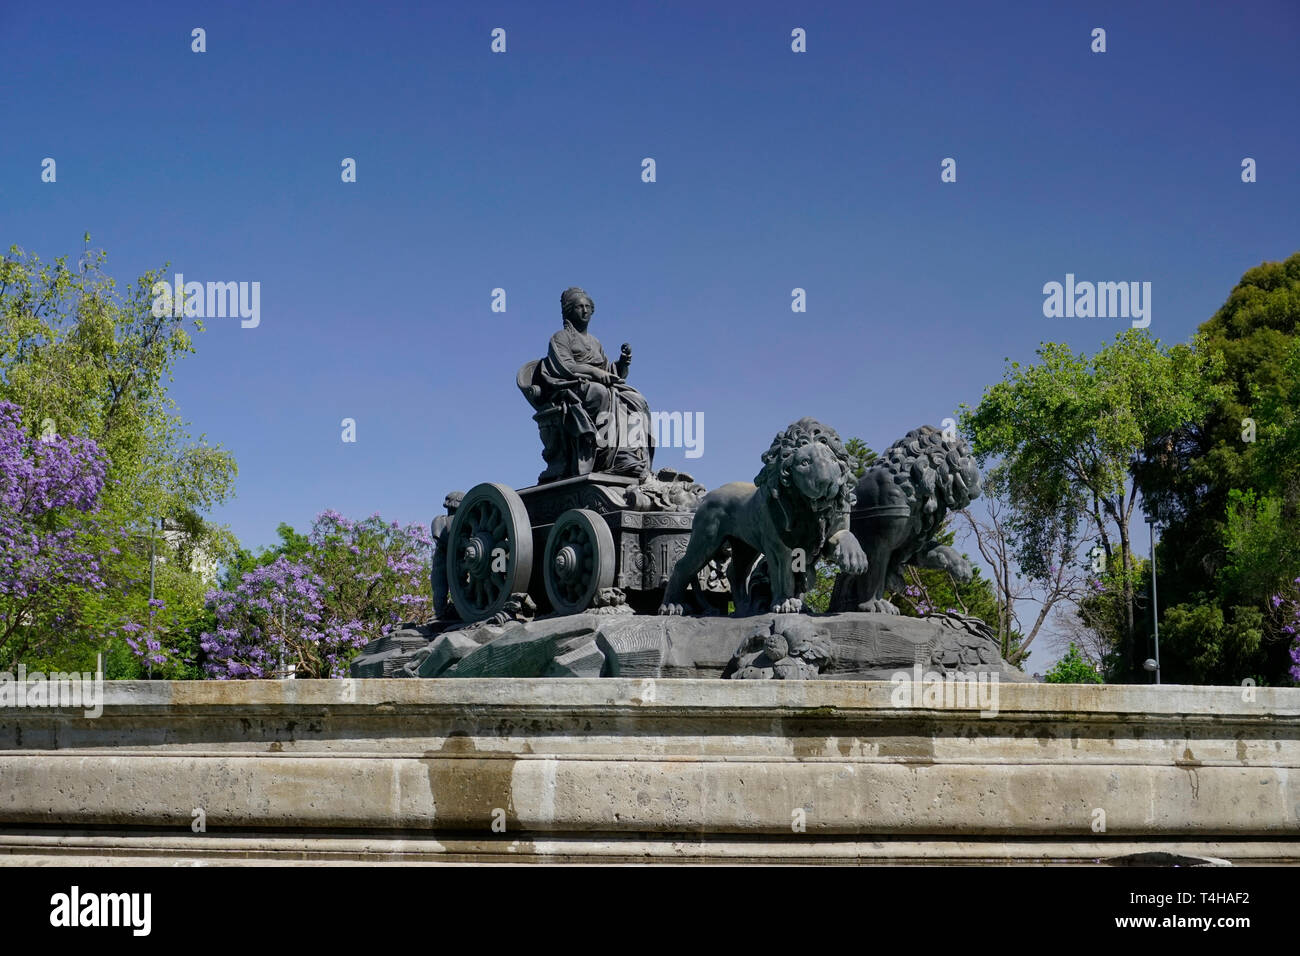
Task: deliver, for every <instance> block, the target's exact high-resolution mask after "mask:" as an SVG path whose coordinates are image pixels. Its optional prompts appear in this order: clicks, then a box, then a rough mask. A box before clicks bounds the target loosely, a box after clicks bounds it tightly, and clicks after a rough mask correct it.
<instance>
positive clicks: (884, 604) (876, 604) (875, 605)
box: [858, 598, 899, 614]
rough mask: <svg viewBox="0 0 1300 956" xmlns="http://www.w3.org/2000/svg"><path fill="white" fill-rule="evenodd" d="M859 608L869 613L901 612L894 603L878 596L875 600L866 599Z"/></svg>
mask: <svg viewBox="0 0 1300 956" xmlns="http://www.w3.org/2000/svg"><path fill="white" fill-rule="evenodd" d="M858 610H859V611H863V612H865V613H867V614H898V613H899V610H898V608H896V607H894V605H892V604H890V603H889V602H888V601H886V600H884V599H882V598H877V599H876V600H874V601H864V602H863V603H862V604H859V605H858Z"/></svg>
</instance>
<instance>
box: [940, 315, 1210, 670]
mask: <svg viewBox="0 0 1300 956" xmlns="http://www.w3.org/2000/svg"><path fill="white" fill-rule="evenodd" d="M1206 368H1207V360H1206V358H1205V356H1204V355H1203V354H1202V353H1201V352H1198V351H1197V350H1195V349H1193V348H1191V347H1189V346H1186V345H1175V346H1173V347H1172V348H1168V349H1166V348H1163V347H1161V345H1160V344H1159V342H1157V341H1155V340H1152V339H1151V338H1149V337H1148V336H1147V335H1146V333H1145V332H1144V331H1141V330H1137V329H1129V330H1126V331H1125V332H1123V333H1121V334H1119V335H1117V336H1116V338H1115V341H1114V342H1112V343H1111V344H1109V345H1108V346H1106V347H1105V348H1103V349H1102V350H1101V351H1099V352H1097V353H1096V354H1095V355H1093V356H1091V357H1089V356H1087V355H1085V354H1075V353H1074V352H1073V351H1072V350H1071V349H1070V348H1069V347H1068V346H1066V345H1062V344H1058V343H1047V344H1045V345H1043V346H1041V347H1040V348H1039V349H1038V361H1037V362H1036V363H1035V364H1033V365H1029V366H1021V365H1020V363H1018V362H1012V363H1010V364H1009V366H1008V368H1007V372H1006V376H1005V378H1004V380H1003V381H1001V382H999V383H997V384H995V385H993V386H991V387H990V388H989V389H987V390H986V391H985V393H984V396H983V398H982V399H981V401H980V403H979V405H978V406H977V407H976V408H975V409H973V410H972V409H964V410H963V413H962V427H963V430H964V431H965V432H966V434H967V435H968V436H969V437H970V439H971V443H972V446H973V448H974V451H975V453H976V455H977V457H978V458H979V459H980V461H981V463H982V464H983V463H985V462H987V461H988V460H990V459H995V458H996V459H999V460H1000V462H1001V467H1002V468H1003V469H1005V477H1006V481H1007V485H1008V487H1009V488H1010V489H1012V494H1013V495H1014V500H1015V502H1016V503H1017V505H1018V506H1019V507H1020V508H1021V509H1022V511H1023V512H1024V513H1025V514H1026V515H1028V516H1030V518H1031V520H1037V521H1055V522H1059V523H1060V524H1061V525H1062V526H1063V527H1065V528H1066V529H1073V528H1079V527H1081V526H1083V525H1084V524H1085V522H1086V521H1088V520H1090V521H1091V522H1092V524H1093V527H1094V528H1095V529H1096V533H1097V535H1098V539H1099V543H1100V546H1101V548H1102V551H1103V553H1104V555H1105V563H1106V567H1107V569H1108V571H1109V573H1110V574H1111V575H1112V576H1113V580H1114V581H1115V584H1116V585H1117V598H1118V602H1119V607H1118V610H1119V613H1120V621H1119V635H1118V643H1119V645H1120V646H1119V648H1118V654H1117V655H1116V656H1115V658H1114V664H1115V667H1116V673H1115V676H1116V677H1117V678H1119V679H1124V678H1130V679H1131V678H1134V677H1136V676H1137V674H1138V668H1140V666H1141V661H1140V660H1138V658H1139V657H1141V656H1143V654H1142V651H1141V649H1140V648H1139V647H1138V642H1137V639H1136V637H1137V630H1138V607H1137V603H1138V601H1137V596H1138V587H1139V583H1138V578H1137V576H1136V574H1135V560H1134V554H1133V545H1134V542H1133V535H1132V522H1133V516H1134V509H1135V506H1136V503H1137V496H1138V484H1137V482H1136V480H1134V474H1133V472H1134V468H1135V463H1136V462H1138V461H1139V460H1141V459H1142V458H1143V457H1144V456H1146V455H1148V454H1150V452H1151V449H1152V448H1153V446H1154V444H1155V442H1156V441H1157V439H1159V438H1161V437H1162V436H1164V435H1167V434H1168V433H1169V432H1171V431H1172V430H1174V429H1175V428H1178V427H1180V426H1182V425H1183V424H1184V423H1185V422H1188V421H1194V420H1196V419H1197V418H1198V417H1199V416H1200V415H1202V414H1203V413H1204V408H1205V402H1206V400H1207V389H1206V387H1205V386H1204V384H1203V380H1204V376H1205V373H1206ZM1028 535H1029V537H1030V538H1031V539H1032V538H1033V537H1034V535H1035V532H1034V531H1033V529H1032V528H1031V529H1029V531H1028ZM1040 537H1041V535H1040ZM1040 553H1041V552H1040ZM1044 557H1045V556H1044Z"/></svg>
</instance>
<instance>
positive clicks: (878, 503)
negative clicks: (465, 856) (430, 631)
mask: <svg viewBox="0 0 1300 956" xmlns="http://www.w3.org/2000/svg"><path fill="white" fill-rule="evenodd" d="M560 306H561V314H562V319H563V325H562V327H561V329H560V330H559V331H557V332H556V333H555V334H554V335H553V336H552V337H551V340H550V344H549V348H548V350H547V354H546V355H545V356H544V357H543V358H541V359H538V360H536V361H532V362H529V363H527V364H526V365H524V366H523V368H521V369H520V370H519V373H518V376H517V378H516V383H517V385H518V387H519V389H520V390H521V392H522V393H523V395H524V397H525V398H526V399H527V401H528V402H529V404H530V405H531V406H532V408H533V410H534V415H533V418H534V421H535V422H536V423H537V427H538V433H539V436H540V438H541V441H542V446H543V450H542V457H543V459H544V461H545V462H546V468H545V469H544V470H543V471H542V473H541V474H540V475H539V477H538V483H537V485H535V486H533V487H531V488H525V489H520V490H519V491H517V492H516V491H515V490H513V489H510V488H508V487H507V486H505V485H500V484H491V483H485V484H482V485H477V486H475V487H474V488H472V489H471V490H470V491H469V492H468V493H466V494H465V495H464V496H463V499H460V500H456V498H455V495H458V494H459V493H454V495H453V496H448V500H447V502H446V504H447V505H448V514H447V515H446V516H443V517H440V518H439V519H437V520H436V521H435V524H434V528H433V532H434V539H435V559H434V568H433V582H432V583H433V590H434V598H435V605H436V610H437V614H438V616H439V617H440V618H441V617H445V616H447V615H450V614H452V613H453V609H454V613H455V614H456V615H457V616H459V617H461V618H462V619H463V620H465V621H471V622H472V621H486V620H500V619H502V617H503V616H505V617H508V616H509V614H510V613H512V609H518V608H520V607H526V608H531V607H535V606H541V607H545V606H547V605H549V607H550V609H551V610H553V611H554V612H556V613H559V614H573V613H580V612H584V611H587V612H595V613H629V612H632V611H639V612H643V613H654V612H658V613H659V614H669V615H680V614H683V613H690V612H691V611H695V612H697V613H717V612H718V611H719V610H722V609H725V608H726V604H727V601H728V599H730V602H731V603H732V604H733V605H734V608H735V613H736V614H737V615H748V614H762V613H768V612H775V613H794V612H798V611H800V610H801V609H802V607H803V595H804V592H805V590H806V588H807V586H808V582H809V581H810V580H811V571H812V569H813V568H814V566H815V564H816V562H818V561H830V562H833V563H834V564H835V565H836V566H837V567H838V568H839V569H840V572H841V573H840V575H839V577H838V578H837V580H836V584H835V589H834V593H833V595H832V604H831V610H832V611H851V610H859V611H868V612H878V613H893V614H897V613H898V611H897V608H895V607H894V606H893V605H892V604H890V603H889V602H887V601H886V600H885V599H884V592H885V589H886V588H892V589H897V588H898V587H899V586H900V584H901V581H900V578H899V575H900V572H901V569H902V567H903V566H905V565H908V564H912V565H917V566H920V567H930V568H942V569H946V570H948V571H950V572H952V573H953V575H954V576H955V577H957V578H958V579H969V577H970V575H971V569H970V566H969V563H968V562H967V561H966V560H965V559H964V558H963V557H962V556H961V555H960V554H958V553H957V552H956V551H954V550H953V549H952V548H950V547H947V546H944V545H941V544H939V543H938V541H937V540H936V534H937V533H938V532H939V530H940V528H941V526H942V523H943V519H944V516H945V514H946V513H947V511H948V510H949V509H959V508H963V507H965V506H966V505H967V504H969V502H970V500H971V499H972V498H975V497H977V496H978V495H979V494H980V478H979V471H978V469H977V468H976V466H975V463H974V461H973V459H972V458H971V456H970V451H969V448H968V447H967V445H966V443H965V442H964V441H963V440H962V439H960V438H959V437H957V436H956V435H953V434H945V433H944V432H941V431H939V430H938V429H936V428H933V427H931V426H924V427H922V428H918V429H916V430H914V431H912V432H910V433H909V434H908V435H907V436H906V437H904V438H903V439H901V440H900V441H899V442H896V443H895V444H894V445H893V446H891V447H890V448H889V449H888V450H887V451H886V452H885V454H884V455H882V456H880V458H879V459H877V461H876V462H875V463H874V464H873V465H872V466H871V467H870V468H868V469H867V471H866V472H865V474H864V475H863V476H862V477H861V478H860V479H856V478H855V476H854V472H853V468H852V463H851V460H850V457H849V455H848V453H847V452H846V451H845V448H844V445H843V443H842V442H841V440H840V437H839V435H838V434H837V433H836V431H835V429H833V428H831V427H830V426H828V425H825V424H823V423H821V422H818V421H816V420H815V419H812V418H802V419H800V420H798V421H796V422H794V423H793V424H791V425H790V426H789V427H788V428H786V429H784V430H783V431H782V432H780V433H778V434H777V435H776V437H775V439H774V440H773V442H772V445H771V447H769V448H768V450H767V451H766V452H765V453H764V454H763V456H762V457H763V467H762V469H761V471H760V472H759V474H758V475H757V477H756V478H755V480H754V482H753V483H748V482H733V483H730V484H726V485H723V486H722V487H720V488H717V489H715V490H714V491H712V492H709V493H708V494H705V493H704V489H703V488H702V487H701V486H700V485H698V484H696V483H695V482H694V481H693V479H692V478H691V477H690V476H689V475H686V474H684V473H682V472H679V471H675V470H673V469H660V471H659V472H657V473H656V472H655V471H654V470H653V462H654V440H653V429H652V428H651V427H650V421H651V414H650V410H649V405H648V403H647V402H646V399H645V397H644V396H643V395H642V394H641V393H640V392H639V391H637V390H636V389H635V388H634V387H632V386H631V385H629V384H628V382H627V377H628V371H629V368H630V364H631V355H632V353H631V348H630V347H629V346H628V345H626V344H624V345H623V347H622V349H621V352H620V356H619V359H618V361H617V362H611V361H610V360H609V358H608V357H607V355H606V354H605V350H604V348H603V347H602V346H601V343H600V341H599V339H597V338H596V337H595V336H594V335H592V334H591V333H590V332H589V331H588V328H589V325H590V322H591V319H592V315H593V313H594V311H595V305H594V303H593V302H592V299H591V298H590V296H588V295H587V294H586V292H584V291H583V290H582V289H578V288H570V289H566V290H565V291H564V293H563V294H562V296H561V298H560ZM611 421H616V422H618V423H619V425H620V427H617V428H610V427H606V426H607V424H608V423H610V422H611ZM629 421H630V422H631V423H632V425H633V426H634V427H632V428H630V429H628V428H624V427H621V426H622V425H623V424H624V423H626V422H629ZM638 425H639V426H640V427H635V426H638ZM629 435H631V436H634V437H633V439H632V440H628V436H629ZM537 558H540V560H535V559H537ZM448 596H449V597H450V604H451V605H452V607H451V608H449V607H448Z"/></svg>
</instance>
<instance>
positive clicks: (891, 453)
mask: <svg viewBox="0 0 1300 956" xmlns="http://www.w3.org/2000/svg"><path fill="white" fill-rule="evenodd" d="M872 467H873V468H885V469H886V470H887V471H888V472H889V473H890V475H891V477H892V478H893V482H894V484H895V485H896V486H898V488H899V490H900V491H902V492H903V494H904V495H905V496H906V498H907V503H908V506H909V507H910V508H911V510H912V514H914V515H921V516H923V518H922V523H923V525H924V529H925V531H926V532H927V533H933V532H934V530H935V529H936V528H937V527H938V525H939V522H940V521H941V520H942V517H943V514H944V513H945V512H946V511H949V510H952V511H959V510H961V509H962V508H965V507H966V506H967V505H968V504H970V503H971V500H972V499H974V498H978V497H979V496H980V492H981V490H982V489H981V487H980V472H979V468H978V466H977V465H976V464H975V459H974V458H973V457H972V456H971V453H970V445H968V444H967V443H966V440H965V439H964V438H961V437H960V436H958V438H957V439H956V440H955V441H944V437H943V432H941V431H940V430H939V429H937V428H935V427H934V426H933V425H922V426H921V427H920V428H914V429H912V431H910V432H908V433H907V434H906V435H904V436H903V437H902V438H900V439H899V440H898V441H896V442H894V444H892V445H890V446H889V448H888V449H886V450H885V452H884V454H882V455H881V456H880V457H879V458H877V459H876V461H875V464H874V465H873V466H872ZM927 518H928V519H930V520H926V519H927ZM931 525H933V527H931Z"/></svg>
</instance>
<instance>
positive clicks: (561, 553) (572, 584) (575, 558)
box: [542, 508, 615, 614]
mask: <svg viewBox="0 0 1300 956" xmlns="http://www.w3.org/2000/svg"><path fill="white" fill-rule="evenodd" d="M614 558H615V552H614V536H613V535H612V534H610V531H609V525H608V524H606V523H605V519H604V518H602V517H601V516H600V515H598V514H596V512H594V511H588V510H587V509H586V508H574V509H572V510H571V511H566V512H565V513H564V514H562V515H560V518H559V520H558V521H556V522H555V525H554V527H552V528H551V533H550V536H549V537H548V538H547V539H546V556H545V561H544V563H543V565H542V570H543V572H544V574H543V577H544V578H545V579H546V594H547V597H549V598H550V599H551V606H552V607H553V608H555V610H556V611H558V612H559V613H560V614H579V613H581V612H582V611H585V610H586V609H587V608H588V607H590V606H591V602H592V599H593V598H595V596H596V593H597V592H598V591H600V589H601V588H609V587H613V586H614Z"/></svg>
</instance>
